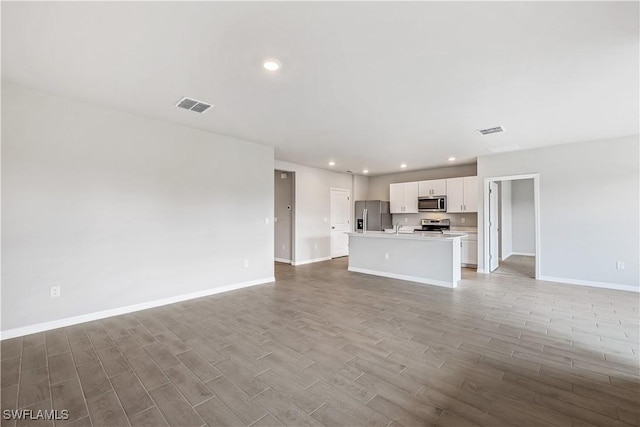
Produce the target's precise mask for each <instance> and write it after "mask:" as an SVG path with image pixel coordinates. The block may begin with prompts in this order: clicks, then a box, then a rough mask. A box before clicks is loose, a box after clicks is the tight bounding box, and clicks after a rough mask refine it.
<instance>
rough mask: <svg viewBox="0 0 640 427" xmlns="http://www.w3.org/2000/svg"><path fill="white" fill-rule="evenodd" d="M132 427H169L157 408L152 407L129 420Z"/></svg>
mask: <svg viewBox="0 0 640 427" xmlns="http://www.w3.org/2000/svg"><path fill="white" fill-rule="evenodd" d="M129 421H130V422H131V427H168V426H169V424H167V421H166V420H165V419H164V417H163V416H162V414H161V413H160V411H159V410H158V408H157V407H155V406H154V407H152V408H149V409H147V410H146V411H142V412H140V413H138V414H135V415H133V416H132V417H130V418H129Z"/></svg>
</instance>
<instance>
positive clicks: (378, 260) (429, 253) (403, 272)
mask: <svg viewBox="0 0 640 427" xmlns="http://www.w3.org/2000/svg"><path fill="white" fill-rule="evenodd" d="M347 234H348V235H349V271H353V272H357V273H365V274H372V275H376V276H383V277H390V278H393V279H400V280H408V281H411V282H418V283H424V284H429V285H436V286H444V287H447V288H455V287H456V286H457V285H458V281H459V280H460V278H461V270H460V239H461V238H462V237H464V236H465V234H464V233H459V234H450V235H446V234H433V233H420V232H416V233H411V234H403V233H400V234H396V233H387V232H383V231H367V232H366V233H347Z"/></svg>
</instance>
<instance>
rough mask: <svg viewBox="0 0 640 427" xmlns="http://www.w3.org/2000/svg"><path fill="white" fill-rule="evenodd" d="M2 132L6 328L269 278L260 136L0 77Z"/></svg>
mask: <svg viewBox="0 0 640 427" xmlns="http://www.w3.org/2000/svg"><path fill="white" fill-rule="evenodd" d="M176 114H189V113H188V112H181V111H176ZM2 140H3V141H2V142H3V146H2V252H3V253H2V255H3V257H2V330H3V331H7V330H11V329H14V328H20V327H26V326H29V325H34V324H38V323H43V322H50V321H54V320H58V319H63V318H68V317H71V316H79V315H86V314H90V313H95V312H99V311H102V310H110V309H116V308H121V307H125V306H129V305H133V304H141V303H145V302H149V301H154V300H159V299H164V298H170V297H175V296H178V295H184V294H189V293H194V292H200V291H206V290H210V289H213V288H218V287H223V286H229V285H234V284H238V283H244V282H250V281H265V280H267V281H268V280H269V279H270V278H272V277H273V273H274V272H273V225H272V222H271V221H269V222H270V224H269V225H266V224H265V218H271V217H272V215H273V170H274V160H273V149H272V148H271V147H266V146H262V145H257V144H253V143H250V142H246V141H242V140H238V139H233V138H229V137H224V136H220V135H215V134H211V133H207V132H203V131H199V130H195V129H191V128H187V127H183V126H178V125H174V124H169V123H165V122H160V121H155V120H150V119H146V118H142V117H137V116H133V115H129V114H125V113H122V112H118V111H114V110H111V109H107V108H102V107H97V106H93V105H89V104H85V103H81V102H76V101H73V100H70V99H68V98H62V97H59V96H54V95H50V94H45V93H42V92H38V91H34V90H30V89H25V88H22V87H19V86H14V85H12V84H8V83H4V82H3V84H2ZM245 259H247V260H249V267H248V268H245V267H244V260H245ZM51 285H60V286H61V287H62V295H61V296H60V297H59V298H56V299H51V298H50V297H49V287H50V286H51ZM5 336H6V335H5Z"/></svg>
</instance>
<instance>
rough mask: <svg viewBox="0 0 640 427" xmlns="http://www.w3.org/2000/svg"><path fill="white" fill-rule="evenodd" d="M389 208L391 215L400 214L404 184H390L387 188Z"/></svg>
mask: <svg viewBox="0 0 640 427" xmlns="http://www.w3.org/2000/svg"><path fill="white" fill-rule="evenodd" d="M389 202H390V203H389V205H390V206H389V208H390V210H391V213H392V214H394V213H402V208H403V207H404V184H391V185H390V186H389Z"/></svg>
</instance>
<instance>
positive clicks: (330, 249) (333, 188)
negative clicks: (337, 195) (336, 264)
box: [329, 187, 353, 259]
mask: <svg viewBox="0 0 640 427" xmlns="http://www.w3.org/2000/svg"><path fill="white" fill-rule="evenodd" d="M334 191H344V192H346V193H347V201H348V202H349V203H347V206H348V207H349V212H348V213H347V224H348V227H347V231H348V232H351V231H353V228H352V227H353V224H352V223H351V215H352V214H353V212H352V209H351V202H352V200H351V190H349V189H348V188H337V187H330V188H329V258H331V259H333V258H334V256H333V241H332V240H333V233H332V230H331V195H332V194H333V192H334ZM342 256H349V242H348V241H347V255H340V256H339V257H342ZM339 257H335V258H339Z"/></svg>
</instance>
